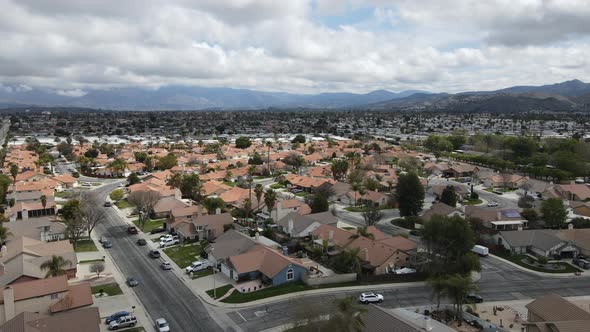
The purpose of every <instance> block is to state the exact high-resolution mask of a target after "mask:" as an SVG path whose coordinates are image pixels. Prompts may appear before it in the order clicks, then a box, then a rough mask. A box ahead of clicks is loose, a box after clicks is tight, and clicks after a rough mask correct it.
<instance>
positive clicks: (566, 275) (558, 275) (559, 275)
mask: <svg viewBox="0 0 590 332" xmlns="http://www.w3.org/2000/svg"><path fill="white" fill-rule="evenodd" d="M489 256H490V257H492V258H494V259H497V260H499V261H501V262H504V263H506V264H508V265H511V266H512V267H515V268H517V269H519V270H521V271H524V272H528V273H531V274H535V275H538V276H541V277H550V278H570V279H573V278H584V277H588V276H576V275H573V274H569V273H546V272H539V271H535V270H530V269H527V268H526V267H524V266H520V265H518V264H516V263H513V262H511V261H509V260H507V259H504V258H502V257H499V256H496V255H492V254H489Z"/></svg>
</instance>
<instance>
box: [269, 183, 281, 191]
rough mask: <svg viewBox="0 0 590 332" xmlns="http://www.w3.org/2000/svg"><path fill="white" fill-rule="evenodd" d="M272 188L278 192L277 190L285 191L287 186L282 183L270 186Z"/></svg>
mask: <svg viewBox="0 0 590 332" xmlns="http://www.w3.org/2000/svg"><path fill="white" fill-rule="evenodd" d="M270 188H271V189H275V190H276V189H283V188H285V186H284V185H282V184H280V183H273V184H271V185H270Z"/></svg>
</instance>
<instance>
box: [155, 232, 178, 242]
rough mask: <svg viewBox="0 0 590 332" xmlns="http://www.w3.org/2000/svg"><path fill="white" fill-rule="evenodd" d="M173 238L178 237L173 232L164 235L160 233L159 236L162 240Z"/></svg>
mask: <svg viewBox="0 0 590 332" xmlns="http://www.w3.org/2000/svg"><path fill="white" fill-rule="evenodd" d="M169 239H172V240H175V239H179V237H178V235H174V234H166V235H162V236H160V241H164V240H169Z"/></svg>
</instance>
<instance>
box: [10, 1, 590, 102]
mask: <svg viewBox="0 0 590 332" xmlns="http://www.w3.org/2000/svg"><path fill="white" fill-rule="evenodd" d="M0 6H1V8H2V9H3V10H2V11H0V35H2V36H3V42H2V43H0V54H2V56H1V57H0V82H2V83H6V84H7V85H4V86H6V87H15V86H17V85H18V84H24V85H26V86H41V87H47V88H51V89H53V90H55V91H59V93H60V94H62V95H70V96H75V95H76V94H81V93H85V91H88V89H95V88H99V89H100V88H109V87H123V86H146V87H157V86H161V85H167V84H183V85H199V86H227V87H236V88H251V89H259V90H272V91H289V92H304V93H312V92H313V93H315V92H323V91H354V92H367V91H370V90H375V89H390V90H404V89H423V90H431V91H449V92H454V91H462V90H476V89H490V88H501V87H505V86H508V85H515V84H545V83H554V82H557V81H561V80H567V79H572V78H579V79H582V80H590V63H589V62H588V61H587V60H586V59H588V58H589V56H590V38H588V37H586V36H588V33H589V32H590V31H589V30H590V25H588V24H586V22H588V19H590V3H587V2H585V1H552V0H510V1H508V0H495V1H460V0H449V1H444V2H443V1H438V0H421V1H413V0H393V1H386V0H367V1H361V0H349V1H345V0H342V1H340V0H339V1H334V0H293V1H275V0H202V1H190V0H141V1H139V0H118V1H112V0H105V1H75V0H52V1H49V0H18V1H17V0H0ZM359 9H368V13H370V14H371V13H372V16H371V15H369V17H368V18H366V19H365V20H364V21H361V22H358V19H352V16H354V15H357V14H358V12H359V11H358V10H359ZM335 16H337V17H340V18H343V19H342V22H356V23H354V24H352V23H351V24H346V23H339V24H333V23H332V24H328V21H329V19H330V18H333V17H335ZM346 18H351V19H350V20H348V19H346Z"/></svg>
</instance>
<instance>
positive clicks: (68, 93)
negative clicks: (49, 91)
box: [55, 89, 88, 97]
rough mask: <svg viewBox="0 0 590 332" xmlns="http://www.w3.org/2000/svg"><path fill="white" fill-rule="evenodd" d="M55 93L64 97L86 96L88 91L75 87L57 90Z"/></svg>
mask: <svg viewBox="0 0 590 332" xmlns="http://www.w3.org/2000/svg"><path fill="white" fill-rule="evenodd" d="M55 93H57V94H58V95H60V96H64V97H82V96H85V95H86V94H87V93H88V92H86V91H82V90H80V89H74V90H57V91H56V92H55Z"/></svg>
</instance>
